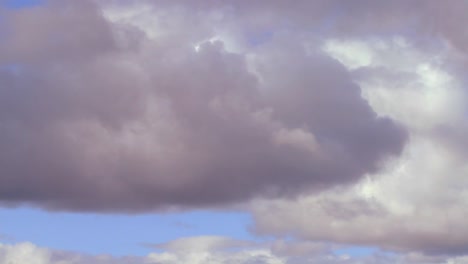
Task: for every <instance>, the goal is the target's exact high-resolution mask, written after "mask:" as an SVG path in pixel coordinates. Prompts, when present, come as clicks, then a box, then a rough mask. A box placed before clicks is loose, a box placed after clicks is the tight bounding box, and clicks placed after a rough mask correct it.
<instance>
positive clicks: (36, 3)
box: [0, 0, 45, 9]
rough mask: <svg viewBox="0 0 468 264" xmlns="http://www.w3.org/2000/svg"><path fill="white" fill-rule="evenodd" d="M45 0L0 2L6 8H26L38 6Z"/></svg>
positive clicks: (3, 0) (7, 0)
mask: <svg viewBox="0 0 468 264" xmlns="http://www.w3.org/2000/svg"><path fill="white" fill-rule="evenodd" d="M44 1H45V0H0V4H1V5H4V6H6V7H8V8H14V9H18V8H28V7H34V6H39V5H42V4H43V3H44Z"/></svg>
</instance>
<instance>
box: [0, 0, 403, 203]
mask: <svg viewBox="0 0 468 264" xmlns="http://www.w3.org/2000/svg"><path fill="white" fill-rule="evenodd" d="M152 4H156V6H153V5H151V4H149V3H146V4H145V2H141V3H135V4H133V5H130V6H128V5H127V6H126V5H122V4H119V3H117V4H116V3H112V2H109V1H104V4H103V3H100V4H96V3H94V2H91V1H80V2H79V3H77V2H76V1H48V2H47V3H46V4H44V5H41V6H37V7H32V8H27V9H19V10H2V12H3V13H4V14H5V19H4V20H5V25H6V26H4V27H2V33H1V34H3V35H5V36H6V37H5V38H3V40H2V41H1V42H0V63H1V69H2V70H1V71H0V80H1V86H0V113H1V114H0V149H1V151H0V154H1V155H0V168H1V169H0V175H1V176H0V200H1V201H2V203H3V204H10V205H17V204H31V205H34V206H39V207H43V208H46V209H50V210H80V211H99V212H108V211H121V212H137V211H147V210H154V209H164V208H167V207H172V206H177V207H188V208H190V207H200V206H219V205H225V204H232V203H236V202H240V201H246V200H248V199H251V198H253V197H260V196H265V197H279V196H280V197H284V196H289V197H293V196H295V195H297V193H301V192H303V191H305V190H307V191H309V190H310V189H312V190H322V189H324V188H327V187H330V186H335V185H342V184H350V183H352V182H355V181H356V180H358V179H359V178H360V177H362V175H364V174H366V173H370V172H376V171H377V170H378V169H379V168H380V167H381V166H380V164H381V162H382V161H384V160H385V159H387V158H388V157H390V156H394V155H398V154H400V152H401V150H402V148H403V145H404V142H405V139H406V132H405V130H404V129H403V128H402V127H401V126H398V125H396V124H395V123H394V122H393V121H392V120H391V119H390V118H388V117H378V116H377V115H376V113H375V112H374V111H373V109H372V108H371V107H370V106H369V104H368V103H367V101H366V100H364V99H363V98H362V97H361V95H360V87H359V86H358V85H356V84H355V83H354V82H353V81H352V79H351V76H350V74H349V72H348V71H347V70H346V68H345V67H343V66H342V65H341V64H340V63H339V62H337V61H336V60H335V59H333V58H332V57H331V56H329V55H327V54H326V53H325V52H323V51H321V50H320V49H319V48H318V46H317V45H318V44H319V42H317V41H315V40H314V41H308V43H309V44H308V47H309V48H306V47H305V45H303V44H304V43H305V42H304V41H303V40H301V39H300V34H282V33H280V34H278V35H277V36H275V37H274V38H273V39H271V40H270V41H269V42H268V43H265V44H264V45H261V47H260V46H256V45H251V44H248V38H245V37H244V38H242V37H241V36H244V35H245V34H247V33H248V32H247V31H248V30H247V29H244V27H243V25H242V23H240V20H238V19H237V17H236V16H235V15H232V14H231V13H230V12H229V11H228V10H225V8H228V7H223V6H220V7H218V6H217V5H214V6H212V5H211V4H208V2H207V5H206V6H205V7H204V6H203V5H201V6H200V7H193V6H192V4H190V3H189V2H180V5H173V4H169V3H165V2H164V1H161V2H160V3H155V2H152ZM240 4H241V5H244V3H243V2H242V3H240ZM193 8H195V9H197V8H201V9H200V12H192V11H191V10H192V9H193ZM213 8H214V9H213ZM240 8H244V7H240ZM213 22H216V24H214V25H213ZM236 43H237V44H236ZM311 45H315V49H311V48H310V47H311Z"/></svg>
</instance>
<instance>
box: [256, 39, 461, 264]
mask: <svg viewBox="0 0 468 264" xmlns="http://www.w3.org/2000/svg"><path fill="white" fill-rule="evenodd" d="M325 49H326V50H328V52H329V53H330V54H332V56H334V57H336V58H337V59H338V60H340V61H342V62H343V63H344V64H345V65H347V67H348V68H350V69H351V70H352V75H353V76H354V78H355V79H356V80H357V82H358V83H359V84H360V85H361V87H362V89H363V96H364V97H366V98H367V100H368V101H369V103H370V105H371V106H372V108H373V109H375V110H376V111H377V113H378V114H379V115H382V116H388V117H391V118H392V119H394V120H396V122H398V123H400V124H403V125H404V126H405V127H406V128H407V129H408V131H409V141H408V144H407V145H406V146H405V148H404V150H403V153H402V155H400V156H399V157H398V158H395V159H393V160H391V161H389V162H387V164H386V165H385V167H386V168H385V169H383V170H381V171H379V172H378V173H369V174H367V175H366V176H365V177H364V178H362V179H361V180H360V182H359V183H357V184H355V185H353V186H348V187H344V188H341V187H338V188H335V189H330V190H328V191H326V192H323V193H321V194H319V195H304V196H302V197H301V198H299V199H297V200H289V201H288V200H284V199H277V200H275V201H272V200H270V201H266V200H263V201H258V203H255V204H254V205H253V212H254V216H255V221H256V230H257V232H260V233H266V234H277V235H291V234H293V235H294V236H297V237H302V238H303V239H310V240H320V241H334V242H340V243H349V244H360V245H373V246H375V245H377V246H380V247H382V248H386V249H390V250H399V251H403V252H409V251H413V252H424V253H427V254H433V255H446V254H449V255H450V254H454V255H459V254H465V253H466V248H467V245H468V240H467V239H466V237H467V234H468V230H467V229H466V225H465V219H466V215H467V214H468V212H467V211H466V208H467V204H466V190H467V182H466V180H465V179H464V178H465V177H464V175H466V173H467V168H468V166H467V163H466V152H465V151H464V150H462V148H463V147H460V145H459V144H462V146H463V141H462V140H460V137H459V136H455V135H454V134H456V133H450V132H448V131H464V129H465V127H466V122H467V121H466V117H465V115H466V107H467V105H466V99H465V98H466V92H467V91H466V88H465V86H466V84H465V81H464V79H463V78H462V77H461V76H460V75H458V74H457V71H451V70H450V68H444V67H443V65H446V63H447V60H450V56H448V55H447V53H450V51H447V50H440V52H439V53H424V52H421V51H420V50H418V49H417V48H416V47H414V46H413V45H412V44H411V43H408V42H407V41H406V40H405V39H401V38H396V39H392V38H390V39H387V40H383V39H379V41H367V42H362V41H359V40H349V41H344V42H340V41H333V42H331V43H329V44H326V45H325ZM397 51H398V52H399V53H400V54H402V55H403V56H401V57H396V54H395V52H397ZM348 54H355V55H356V57H355V58H354V59H351V57H349V56H348ZM350 59H351V60H350ZM409 62H411V63H409ZM369 73H372V74H369ZM395 77H397V78H395ZM398 77H399V78H398ZM441 131H445V132H441ZM455 142H457V143H455ZM457 145H458V147H457ZM437 263H440V262H437ZM462 263H463V262H462Z"/></svg>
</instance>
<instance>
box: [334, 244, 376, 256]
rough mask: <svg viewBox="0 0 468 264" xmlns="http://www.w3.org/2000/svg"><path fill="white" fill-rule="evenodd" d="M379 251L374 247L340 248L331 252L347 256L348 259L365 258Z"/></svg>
mask: <svg viewBox="0 0 468 264" xmlns="http://www.w3.org/2000/svg"><path fill="white" fill-rule="evenodd" d="M379 251H380V250H379V249H378V248H376V247H355V246H350V247H342V248H339V249H336V250H334V251H333V253H334V254H335V255H339V256H341V255H348V256H350V257H357V258H359V257H367V256H370V255H373V254H375V253H376V252H379Z"/></svg>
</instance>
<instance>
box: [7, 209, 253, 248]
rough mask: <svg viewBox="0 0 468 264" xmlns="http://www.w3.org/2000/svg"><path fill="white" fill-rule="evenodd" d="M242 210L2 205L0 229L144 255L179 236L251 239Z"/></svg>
mask: <svg viewBox="0 0 468 264" xmlns="http://www.w3.org/2000/svg"><path fill="white" fill-rule="evenodd" d="M250 224H251V219H250V217H249V215H248V214H246V213H239V212H213V211H193V212H186V213H167V214H144V215H124V214H118V215H115V214H80V213H57V212H53V213H52V212H45V211H43V210H38V209H28V208H19V209H1V210H0V230H1V231H2V232H1V233H3V235H6V236H7V237H8V240H13V241H16V242H21V241H31V242H33V243H35V244H37V245H40V246H43V247H50V248H56V249H62V250H70V251H78V252H83V253H89V254H101V253H107V254H112V255H116V256H124V255H146V254H148V253H149V252H151V251H154V249H151V248H149V246H145V244H159V243H164V242H168V241H171V240H174V239H177V238H181V237H191V236H204V235H216V236H226V237H232V238H235V239H242V240H244V239H245V240H250V239H254V237H253V236H252V235H250V234H249V233H248V232H247V228H248V226H249V225H250Z"/></svg>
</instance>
